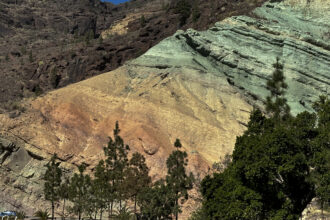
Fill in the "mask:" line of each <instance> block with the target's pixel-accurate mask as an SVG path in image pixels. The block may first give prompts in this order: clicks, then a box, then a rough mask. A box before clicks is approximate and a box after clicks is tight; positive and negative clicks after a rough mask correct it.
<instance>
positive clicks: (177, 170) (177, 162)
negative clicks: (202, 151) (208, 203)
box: [166, 139, 194, 220]
mask: <svg viewBox="0 0 330 220" xmlns="http://www.w3.org/2000/svg"><path fill="white" fill-rule="evenodd" d="M174 146H175V148H176V150H175V151H173V152H172V154H171V155H170V156H169V157H168V158H167V161H166V165H167V175H166V184H167V186H168V188H169V190H170V191H171V192H172V193H174V195H175V204H174V206H173V207H172V213H173V214H174V215H175V219H176V220H177V219H178V214H179V212H181V207H180V203H181V204H182V203H183V202H184V201H185V200H187V199H188V190H190V189H192V187H193V180H194V177H193V175H192V173H190V175H189V176H187V174H186V168H185V167H186V166H187V165H188V159H187V157H188V155H187V153H186V152H185V151H184V152H182V151H180V148H181V147H182V145H181V142H180V140H179V139H176V141H175V143H174ZM179 200H180V201H179Z"/></svg>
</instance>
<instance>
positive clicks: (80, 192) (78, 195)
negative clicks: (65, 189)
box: [69, 165, 91, 220]
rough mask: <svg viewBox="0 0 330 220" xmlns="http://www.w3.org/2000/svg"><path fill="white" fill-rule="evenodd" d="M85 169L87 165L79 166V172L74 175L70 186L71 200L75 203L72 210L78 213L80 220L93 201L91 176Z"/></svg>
mask: <svg viewBox="0 0 330 220" xmlns="http://www.w3.org/2000/svg"><path fill="white" fill-rule="evenodd" d="M85 169H86V166H85V165H80V166H79V167H78V170H79V173H75V174H74V175H73V177H72V178H71V181H70V186H69V192H70V193H69V200H70V201H71V202H72V203H73V206H72V207H71V208H70V211H71V212H72V213H73V214H76V215H78V219H79V220H80V219H81V217H82V215H83V213H84V212H86V211H88V210H87V209H88V207H89V205H90V204H89V202H91V200H90V192H91V190H90V188H91V178H90V176H89V175H85V174H84V171H85Z"/></svg>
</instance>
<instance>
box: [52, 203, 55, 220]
mask: <svg viewBox="0 0 330 220" xmlns="http://www.w3.org/2000/svg"><path fill="white" fill-rule="evenodd" d="M54 209H55V205H54V201H52V220H54Z"/></svg>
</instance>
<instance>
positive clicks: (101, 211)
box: [100, 208, 103, 220]
mask: <svg viewBox="0 0 330 220" xmlns="http://www.w3.org/2000/svg"><path fill="white" fill-rule="evenodd" d="M102 213H103V209H102V208H101V210H100V220H102Z"/></svg>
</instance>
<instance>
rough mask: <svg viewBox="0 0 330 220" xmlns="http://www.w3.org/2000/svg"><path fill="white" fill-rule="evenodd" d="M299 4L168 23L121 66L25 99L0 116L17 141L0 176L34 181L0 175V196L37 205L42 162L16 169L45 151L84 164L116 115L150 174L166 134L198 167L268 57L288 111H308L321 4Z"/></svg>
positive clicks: (329, 60)
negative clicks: (194, 25)
mask: <svg viewBox="0 0 330 220" xmlns="http://www.w3.org/2000/svg"><path fill="white" fill-rule="evenodd" d="M308 2H309V4H307V3H306V2H305V1H303V0H299V1H298V0H288V1H285V2H281V3H266V4H265V5H264V6H263V7H260V8H257V9H256V10H255V11H254V15H253V16H251V17H247V16H238V17H231V18H229V19H226V20H224V21H222V22H219V23H217V24H216V25H215V26H214V27H212V28H211V29H209V30H208V31H204V32H197V31H194V30H191V29H189V30H188V31H186V32H183V31H178V32H177V33H176V34H175V35H174V36H172V37H169V38H167V39H165V40H163V41H161V42H160V43H159V44H158V45H156V46H154V47H153V48H151V49H150V50H149V51H148V52H146V53H145V54H143V55H142V56H140V57H139V58H137V59H135V60H132V61H130V62H127V64H126V65H124V66H123V67H121V68H118V69H116V70H114V71H112V72H109V73H105V74H102V75H99V76H97V77H93V78H90V79H88V80H85V81H82V82H79V83H76V84H72V85H70V86H67V87H65V88H62V89H59V90H55V91H52V92H50V93H48V94H45V95H43V96H41V97H38V98H36V99H34V100H32V99H31V100H27V101H26V103H25V105H24V107H25V108H26V111H25V113H22V114H21V115H17V116H15V117H9V115H6V114H0V124H1V125H2V127H0V134H1V135H2V136H5V137H9V138H7V139H9V140H16V141H18V140H20V141H23V142H24V149H25V150H23V149H21V148H20V147H13V146H11V147H8V144H6V146H7V147H6V148H5V149H6V150H4V151H3V152H2V151H1V152H2V153H1V156H0V161H5V162H1V164H2V165H1V170H2V171H5V173H4V174H1V175H3V176H13V177H14V178H16V177H20V176H22V175H23V174H22V172H23V173H24V175H23V176H26V177H25V179H24V181H27V182H28V181H32V180H33V181H35V183H36V182H38V184H35V185H33V184H32V185H31V187H32V188H33V189H31V191H28V192H29V193H30V194H29V195H33V196H27V194H26V191H27V189H25V188H22V189H21V188H20V187H16V188H13V187H12V185H13V184H10V185H9V184H7V182H6V178H1V180H0V184H1V185H2V186H4V190H3V191H1V192H0V193H1V194H0V195H6V198H13V201H11V203H10V204H16V203H15V202H14V201H16V202H18V201H21V200H20V199H25V200H24V201H25V202H24V204H22V207H24V208H25V209H26V210H33V209H36V208H38V207H39V204H40V205H41V204H43V203H44V202H43V200H42V198H41V197H40V195H41V193H42V192H41V187H42V185H41V184H42V181H41V180H40V175H41V174H40V173H41V172H43V170H42V169H41V170H38V171H37V170H36V171H34V173H33V174H32V173H30V171H29V172H27V171H26V169H27V170H29V169H30V168H29V167H35V168H37V167H43V166H42V165H41V164H42V163H46V162H47V160H48V159H49V157H50V155H51V154H52V153H54V152H56V153H57V154H58V155H59V157H60V158H61V159H62V160H63V162H62V164H63V165H62V166H63V167H66V169H67V170H72V169H73V165H74V164H80V163H82V162H84V163H87V164H88V165H89V169H90V168H92V167H93V166H94V165H96V163H97V161H98V160H99V159H100V158H102V154H103V153H102V147H103V146H104V145H105V144H106V142H107V140H108V139H107V137H108V136H111V135H112V131H113V128H114V124H115V121H117V120H118V121H119V125H120V128H121V131H122V132H121V136H122V137H123V138H124V140H125V141H126V142H127V143H128V144H129V145H130V146H131V149H132V150H131V151H132V152H135V151H138V152H141V153H142V154H143V155H144V156H145V157H146V159H147V164H148V165H149V166H150V167H151V175H152V176H153V178H154V179H157V178H159V177H162V176H164V175H165V174H166V163H165V162H166V158H167V156H168V155H169V154H170V153H171V151H172V150H173V149H174V148H173V142H174V140H175V139H176V138H180V139H181V141H182V144H183V148H184V149H185V150H186V151H187V152H188V155H189V170H191V171H193V172H194V173H195V174H197V173H200V174H201V175H204V174H205V173H207V172H208V168H209V167H210V165H211V164H212V163H213V162H214V161H217V160H219V157H220V156H223V155H224V154H226V153H231V152H232V150H233V147H234V144H235V140H236V136H238V135H241V134H242V133H243V131H244V130H245V128H246V123H247V122H248V120H249V113H250V111H251V110H252V108H253V106H254V105H257V106H259V107H263V102H264V100H265V97H266V96H267V95H268V92H267V90H266V86H265V85H266V81H267V79H269V78H270V76H271V74H272V72H273V70H274V69H273V67H272V64H273V63H274V62H275V61H276V57H279V58H280V60H281V61H282V62H283V64H284V73H285V76H286V80H287V83H288V85H289V89H288V92H287V99H288V101H289V104H290V106H291V109H292V112H293V113H294V114H297V113H299V112H301V111H304V110H312V109H311V105H312V102H313V101H315V100H316V99H317V98H318V96H319V95H322V94H323V95H329V93H330V51H329V47H330V45H329V38H330V33H329V30H330V26H329V24H330V14H329V13H330V10H328V9H329V5H330V2H329V1H324V0H315V1H312V0H310V1H308ZM13 142H15V141H13ZM15 143H16V142H15ZM15 146H18V145H17V144H15ZM29 152H30V153H29ZM31 152H32V153H31ZM6 155H7V156H6ZM38 155H39V156H40V157H41V159H40V158H39V159H38ZM3 158H4V159H5V160H4V159H3ZM15 158H22V159H20V161H21V162H19V163H16V162H15ZM31 169H32V168H31ZM43 169H44V168H43ZM32 170H34V168H33V169H32ZM31 172H32V171H31ZM28 177H30V179H31V180H30V179H29V178H28ZM24 181H23V182H24ZM26 186H28V187H30V184H28V185H26ZM1 190H2V189H1ZM36 198H38V199H36ZM6 201H7V200H6ZM31 204H33V206H31ZM40 207H41V206H40ZM191 207H192V206H191ZM191 207H190V208H191ZM188 209H189V208H188ZM183 218H184V217H183Z"/></svg>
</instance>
